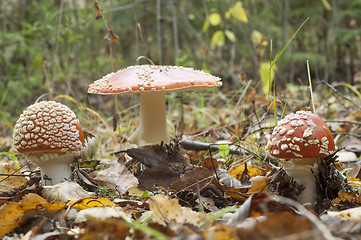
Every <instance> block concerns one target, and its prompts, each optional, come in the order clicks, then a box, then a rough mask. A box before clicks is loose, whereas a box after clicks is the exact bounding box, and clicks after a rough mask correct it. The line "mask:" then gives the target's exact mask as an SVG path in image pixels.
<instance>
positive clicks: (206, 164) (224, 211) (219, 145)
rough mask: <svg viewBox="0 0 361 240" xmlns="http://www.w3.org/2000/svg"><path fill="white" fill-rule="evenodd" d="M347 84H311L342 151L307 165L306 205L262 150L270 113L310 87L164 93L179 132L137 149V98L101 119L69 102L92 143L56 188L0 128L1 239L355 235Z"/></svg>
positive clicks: (303, 101) (302, 100)
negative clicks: (309, 194) (310, 182)
mask: <svg viewBox="0 0 361 240" xmlns="http://www.w3.org/2000/svg"><path fill="white" fill-rule="evenodd" d="M345 86H346V85H342V84H338V85H337V84H336V85H332V86H331V85H327V84H326V83H324V84H322V83H320V84H318V85H316V86H315V89H314V102H315V105H316V111H317V114H318V115H319V116H320V117H321V118H322V119H324V121H325V122H326V123H327V125H328V126H329V128H330V129H331V131H332V133H333V137H334V139H335V143H336V146H337V149H338V150H339V151H338V152H337V153H336V155H335V156H334V155H333V156H330V157H328V158H325V159H323V160H321V164H320V166H319V173H317V172H316V171H315V172H314V174H315V179H316V184H317V186H316V193H317V195H318V198H317V202H316V203H315V204H314V206H310V204H303V205H302V204H300V203H299V202H298V197H299V194H300V193H301V192H302V187H300V186H299V185H298V184H297V183H296V182H295V181H294V180H293V179H292V178H291V177H289V176H287V174H286V173H285V171H284V169H283V167H282V166H283V165H282V162H280V161H279V160H278V159H275V158H273V157H272V156H270V155H269V154H268V152H267V151H266V149H265V146H266V145H267V141H268V140H269V138H270V135H271V133H272V130H273V128H274V126H275V117H274V113H275V112H276V113H277V114H276V115H277V117H276V118H277V121H279V120H280V119H281V118H283V117H284V116H286V115H287V114H290V113H293V112H296V111H298V110H310V107H309V106H310V100H309V99H310V98H309V94H308V91H307V87H300V86H296V85H288V86H287V87H285V90H283V92H282V93H281V92H276V96H282V97H277V99H276V101H273V97H272V96H271V97H266V96H264V95H262V94H261V93H257V92H256V90H255V89H254V88H253V87H252V86H249V87H247V88H246V87H245V85H244V87H243V88H241V89H240V91H232V90H230V89H227V88H226V87H223V88H222V89H220V90H214V91H204V92H203V91H202V92H199V93H193V94H187V95H186V94H183V95H182V96H181V97H179V96H178V95H177V97H175V95H173V94H170V96H168V110H167V111H168V112H167V114H168V115H167V118H168V123H167V124H168V127H169V129H170V133H171V134H172V136H177V137H175V138H174V140H173V141H172V142H171V143H170V144H167V145H162V146H158V147H153V148H145V149H144V148H137V147H136V146H135V145H132V144H130V143H128V142H127V141H126V137H127V136H129V135H130V133H131V132H132V131H134V129H135V127H136V126H137V110H138V109H137V108H135V107H134V106H132V107H130V108H124V109H123V110H122V111H121V112H120V113H119V115H114V116H113V117H109V116H108V117H104V115H103V114H101V113H98V112H97V110H90V109H89V108H88V110H86V107H84V106H82V105H81V104H79V103H76V105H77V106H80V107H79V108H78V109H77V110H79V109H80V110H79V111H80V112H82V114H78V116H79V119H80V122H81V124H82V125H83V126H85V129H87V131H88V132H89V133H90V134H86V136H87V138H88V141H89V145H91V146H92V147H91V148H90V149H89V151H88V152H87V153H86V154H83V156H81V158H78V159H76V161H75V162H74V163H73V164H72V166H73V175H72V178H71V179H70V181H68V182H64V183H61V184H58V185H55V186H43V185H42V181H41V177H40V171H39V169H38V168H37V167H36V166H35V165H33V164H31V163H30V162H29V161H28V159H26V157H24V156H23V155H21V154H19V153H17V152H16V150H15V149H14V148H13V146H12V145H11V140H12V136H11V135H10V134H9V135H7V136H0V139H1V151H2V155H1V156H0V157H1V158H0V165H1V167H0V173H1V174H0V179H1V180H0V205H1V207H0V237H3V239H35V237H36V239H151V238H153V239H337V238H339V239H360V238H361V221H360V216H361V207H360V206H361V196H360V192H361V182H360V178H361V173H360V168H361V164H360V161H359V157H360V155H361V140H360V137H361V131H360V125H361V110H360V109H361V108H360V105H359V104H360V103H361V100H360V98H358V97H355V96H356V95H357V93H358V91H357V90H356V89H357V88H349V87H347V86H346V87H345ZM354 90H356V91H354ZM355 93H356V94H355ZM122 98H123V97H122ZM124 98H127V97H124ZM69 99H70V98H69ZM69 99H64V98H63V99H61V98H60V99H59V101H60V100H61V101H62V102H64V101H65V100H66V101H69ZM108 99H109V100H108V101H107V102H106V103H105V105H104V106H108V107H109V109H111V108H112V107H113V105H114V101H113V99H111V98H108ZM70 100H71V99H70ZM70 102H71V101H70ZM274 104H275V105H276V107H274ZM135 106H136V105H135ZM75 112H77V111H75ZM77 113H78V112H77ZM3 127H4V128H5V127H6V126H3ZM83 128H84V127H83ZM2 132H6V131H2ZM93 135H94V136H95V137H93Z"/></svg>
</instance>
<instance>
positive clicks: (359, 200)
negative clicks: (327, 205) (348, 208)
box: [332, 192, 361, 204]
mask: <svg viewBox="0 0 361 240" xmlns="http://www.w3.org/2000/svg"><path fill="white" fill-rule="evenodd" d="M332 203H333V204H361V196H359V193H358V192H339V193H338V197H337V198H336V199H334V200H333V201H332Z"/></svg>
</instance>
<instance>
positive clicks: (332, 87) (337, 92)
mask: <svg viewBox="0 0 361 240" xmlns="http://www.w3.org/2000/svg"><path fill="white" fill-rule="evenodd" d="M321 83H323V84H325V85H326V86H327V87H329V88H331V89H332V91H334V92H335V93H336V94H337V95H339V96H340V97H342V98H344V99H346V100H347V101H349V102H350V103H352V104H353V105H354V106H355V107H357V108H358V109H361V107H360V106H359V105H358V104H356V103H355V102H354V101H352V100H351V99H350V98H348V97H346V96H345V95H343V94H342V93H340V92H339V91H337V89H336V88H335V87H334V86H332V85H331V84H329V83H327V82H325V81H321Z"/></svg>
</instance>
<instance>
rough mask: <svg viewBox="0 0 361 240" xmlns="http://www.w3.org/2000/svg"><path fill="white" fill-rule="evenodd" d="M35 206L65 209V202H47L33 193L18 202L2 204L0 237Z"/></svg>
mask: <svg viewBox="0 0 361 240" xmlns="http://www.w3.org/2000/svg"><path fill="white" fill-rule="evenodd" d="M35 208H39V209H46V210H50V211H51V210H53V211H56V210H61V209H65V204H63V203H60V202H52V203H48V202H47V201H46V200H45V199H44V198H42V197H40V196H39V195H37V194H35V193H29V194H27V195H25V196H24V197H23V199H22V200H21V201H20V202H19V203H17V202H10V203H7V204H4V205H3V206H1V208H0V219H1V221H0V238H1V237H3V236H4V235H6V234H8V233H10V232H11V231H13V230H14V229H15V228H16V227H17V226H19V224H20V223H21V222H22V218H23V216H24V214H25V212H26V211H27V210H31V209H35ZM33 214H37V212H36V211H34V213H33ZM28 217H30V216H28Z"/></svg>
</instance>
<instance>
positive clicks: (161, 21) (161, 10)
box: [157, 0, 167, 65]
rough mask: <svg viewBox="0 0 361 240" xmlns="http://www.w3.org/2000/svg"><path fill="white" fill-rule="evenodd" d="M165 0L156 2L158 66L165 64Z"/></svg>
mask: <svg viewBox="0 0 361 240" xmlns="http://www.w3.org/2000/svg"><path fill="white" fill-rule="evenodd" d="M166 4H167V1H166V0H157V26H158V31H157V33H158V55H159V56H158V64H160V65H163V64H165V58H166V54H165V53H166V51H164V48H165V45H166V42H165V41H166V40H165V28H166V22H165V20H166V19H165V8H166Z"/></svg>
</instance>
